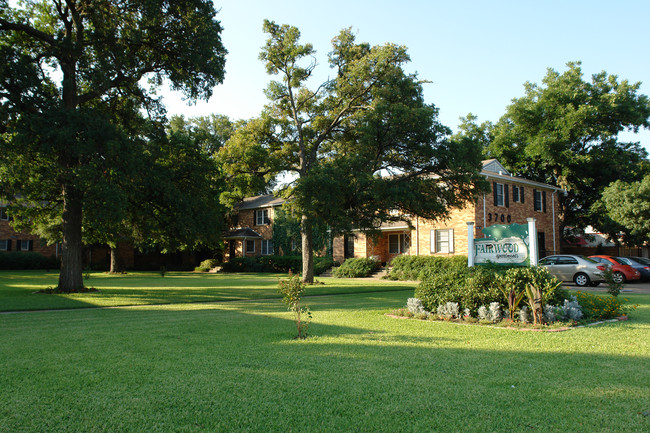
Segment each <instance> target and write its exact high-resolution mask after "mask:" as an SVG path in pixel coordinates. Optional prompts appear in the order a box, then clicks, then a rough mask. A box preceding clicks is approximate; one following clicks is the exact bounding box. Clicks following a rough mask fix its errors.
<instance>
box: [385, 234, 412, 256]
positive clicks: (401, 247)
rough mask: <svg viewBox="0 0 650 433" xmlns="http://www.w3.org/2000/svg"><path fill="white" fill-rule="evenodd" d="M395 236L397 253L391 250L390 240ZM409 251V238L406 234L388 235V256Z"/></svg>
mask: <svg viewBox="0 0 650 433" xmlns="http://www.w3.org/2000/svg"><path fill="white" fill-rule="evenodd" d="M393 236H397V251H395V250H391V241H390V240H391V238H392V237H393ZM410 249H411V238H410V235H409V234H408V233H389V234H388V254H406V253H408V252H409V251H410Z"/></svg>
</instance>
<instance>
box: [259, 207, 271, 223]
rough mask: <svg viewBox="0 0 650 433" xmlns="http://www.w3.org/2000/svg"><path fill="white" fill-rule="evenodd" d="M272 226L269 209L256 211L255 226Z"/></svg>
mask: <svg viewBox="0 0 650 433" xmlns="http://www.w3.org/2000/svg"><path fill="white" fill-rule="evenodd" d="M268 224H271V219H270V218H269V210H268V209H259V210H256V211H255V225H256V226H265V225H268Z"/></svg>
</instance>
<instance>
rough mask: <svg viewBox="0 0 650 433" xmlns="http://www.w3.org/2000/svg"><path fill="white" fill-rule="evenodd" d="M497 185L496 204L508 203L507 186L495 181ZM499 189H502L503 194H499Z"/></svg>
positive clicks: (503, 204)
mask: <svg viewBox="0 0 650 433" xmlns="http://www.w3.org/2000/svg"><path fill="white" fill-rule="evenodd" d="M495 187H496V194H495V197H496V203H494V205H495V206H505V205H506V196H505V194H506V188H505V184H503V183H498V182H495ZM499 187H500V188H499ZM499 189H501V194H499Z"/></svg>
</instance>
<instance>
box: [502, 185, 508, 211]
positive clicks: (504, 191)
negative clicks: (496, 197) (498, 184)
mask: <svg viewBox="0 0 650 433" xmlns="http://www.w3.org/2000/svg"><path fill="white" fill-rule="evenodd" d="M509 194H510V192H509V191H508V184H507V183H506V184H505V185H503V203H504V204H505V205H506V207H510V198H509V197H508V195H509Z"/></svg>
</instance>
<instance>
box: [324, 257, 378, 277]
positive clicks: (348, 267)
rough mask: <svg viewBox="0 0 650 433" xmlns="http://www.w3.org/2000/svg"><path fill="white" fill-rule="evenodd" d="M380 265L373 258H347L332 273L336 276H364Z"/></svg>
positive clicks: (375, 270) (373, 271)
mask: <svg viewBox="0 0 650 433" xmlns="http://www.w3.org/2000/svg"><path fill="white" fill-rule="evenodd" d="M380 267H381V263H379V262H378V261H377V260H375V259H373V258H365V257H361V258H356V259H347V260H346V261H344V262H343V264H342V265H341V266H339V267H337V268H334V270H333V271H332V274H333V275H334V276H335V277H336V278H365V277H369V276H370V275H372V274H374V273H375V272H377V271H378V270H379V268H380Z"/></svg>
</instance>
